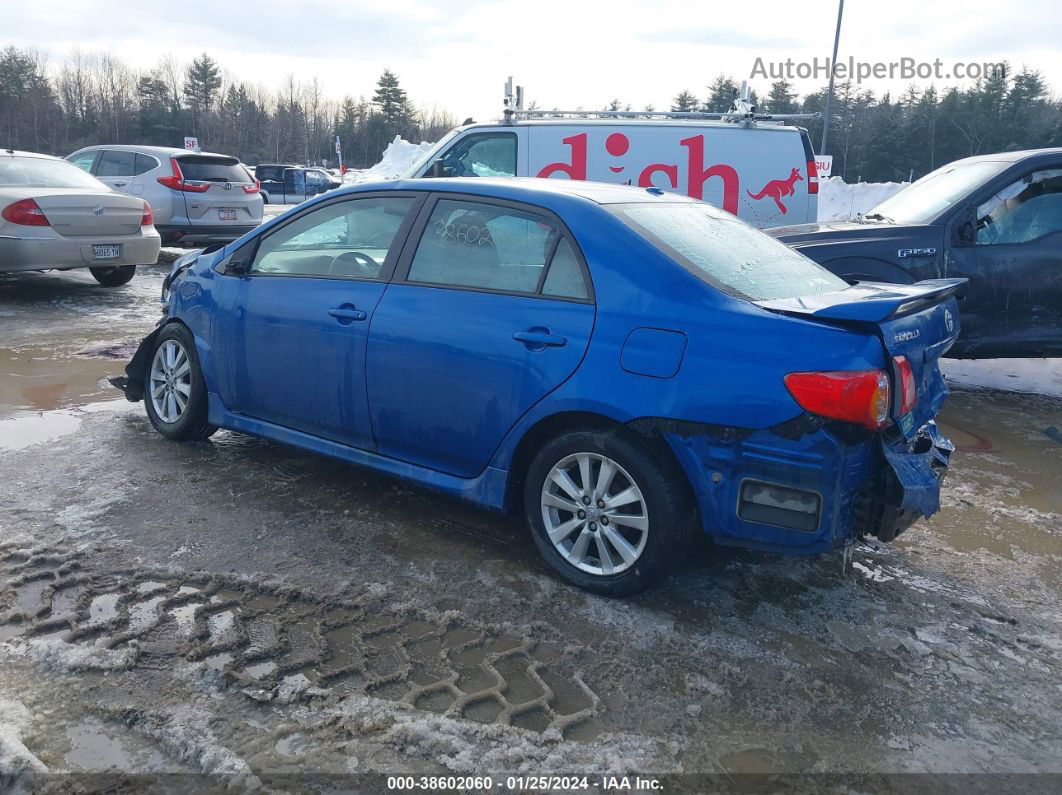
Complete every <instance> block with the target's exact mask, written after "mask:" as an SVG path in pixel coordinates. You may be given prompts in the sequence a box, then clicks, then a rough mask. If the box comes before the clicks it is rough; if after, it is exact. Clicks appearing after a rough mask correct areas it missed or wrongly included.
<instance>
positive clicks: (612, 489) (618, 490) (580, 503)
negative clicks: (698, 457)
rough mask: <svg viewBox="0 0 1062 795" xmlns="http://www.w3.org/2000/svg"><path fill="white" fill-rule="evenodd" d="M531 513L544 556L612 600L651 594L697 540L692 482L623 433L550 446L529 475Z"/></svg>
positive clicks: (589, 434) (565, 438)
mask: <svg viewBox="0 0 1062 795" xmlns="http://www.w3.org/2000/svg"><path fill="white" fill-rule="evenodd" d="M524 508H525V514H526V519H527V523H528V525H529V526H530V529H531V535H532V537H533V538H534V540H535V545H536V546H537V547H538V550H539V552H540V553H541V554H542V557H544V558H545V559H546V562H547V563H549V564H550V566H552V567H553V569H554V570H555V571H556V572H557V573H558V574H560V575H561V576H562V577H563V578H564V579H566V580H568V581H569V582H571V583H573V584H575V585H578V586H579V587H580V588H585V589H586V590H588V591H592V592H594V593H597V594H602V595H604V596H626V595H628V594H633V593H637V592H638V591H641V590H644V589H645V588H648V587H649V586H650V585H652V584H653V583H655V582H656V581H658V580H659V579H660V578H661V577H663V576H664V575H666V574H668V573H669V572H670V571H672V570H673V569H674V568H675V567H677V566H678V565H679V564H681V563H682V562H683V561H684V560H685V559H686V556H687V554H688V552H689V548H690V545H691V544H692V541H693V529H694V526H695V522H694V511H693V509H692V500H691V497H690V494H689V488H688V485H687V482H686V480H685V476H684V475H683V473H682V471H681V470H680V469H679V467H678V466H677V465H676V464H675V462H674V461H673V460H672V459H670V457H669V456H668V455H667V453H666V451H665V450H663V449H661V448H659V447H657V446H654V445H652V444H650V443H649V442H646V441H645V440H642V439H641V438H639V437H637V436H635V435H634V434H631V433H627V432H625V431H623V430H621V429H603V430H577V431H570V432H568V433H565V434H562V435H560V436H558V437H557V438H555V439H553V440H552V441H550V442H548V443H546V444H545V445H544V446H543V447H542V449H541V450H539V451H538V453H537V454H536V455H535V458H534V460H532V462H531V466H530V467H529V468H528V473H527V478H526V480H525V485H524Z"/></svg>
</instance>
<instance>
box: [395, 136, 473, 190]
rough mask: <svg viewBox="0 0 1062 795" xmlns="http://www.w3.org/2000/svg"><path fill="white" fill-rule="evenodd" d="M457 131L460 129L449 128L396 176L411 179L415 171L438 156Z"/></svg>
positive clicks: (415, 173)
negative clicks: (433, 144)
mask: <svg viewBox="0 0 1062 795" xmlns="http://www.w3.org/2000/svg"><path fill="white" fill-rule="evenodd" d="M459 132H460V130H457V129H455V130H450V132H448V133H446V135H444V136H443V137H442V138H440V139H439V143H437V144H435V146H433V147H431V148H430V149H428V150H427V151H425V152H424V153H423V154H422V155H421V156H420V157H418V158H417V159H416V160H414V161H413V165H411V166H410V167H409V168H407V169H406V170H405V171H403V172H402V173H401V174H400V175H399V176H398V178H399V179H413V177H415V176H417V172H418V171H420V170H421V169H422V168H424V166H425V165H427V164H428V163H430V162H431V161H432V160H434V159H435V158H436V157H438V155H439V152H441V151H442V149H443V147H444V146H446V145H447V144H448V143H450V141H452V140H453V139H454V138H455V137H456V136H457V134H458V133H459Z"/></svg>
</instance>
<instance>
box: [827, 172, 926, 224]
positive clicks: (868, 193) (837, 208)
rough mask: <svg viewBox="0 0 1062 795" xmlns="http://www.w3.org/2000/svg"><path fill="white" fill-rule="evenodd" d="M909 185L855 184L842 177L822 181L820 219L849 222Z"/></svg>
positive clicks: (888, 183) (893, 183)
mask: <svg viewBox="0 0 1062 795" xmlns="http://www.w3.org/2000/svg"><path fill="white" fill-rule="evenodd" d="M909 184H910V183H909V182H856V183H854V184H852V185H849V184H848V183H847V182H845V181H844V180H843V179H841V178H840V177H828V178H827V179H821V180H819V220H820V221H847V220H849V219H850V218H855V217H856V216H857V215H859V214H860V213H866V212H869V211H870V210H871V209H872V208H874V207H876V206H877V205H879V204H881V203H882V202H883V201H885V200H886V199H887V198H889V197H890V196H892V194H894V193H896V192H897V191H899V190H901V189H902V188H906V187H907V186H908V185H909Z"/></svg>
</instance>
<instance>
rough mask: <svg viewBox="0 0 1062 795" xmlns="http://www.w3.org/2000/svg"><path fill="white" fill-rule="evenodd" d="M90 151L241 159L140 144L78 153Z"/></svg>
mask: <svg viewBox="0 0 1062 795" xmlns="http://www.w3.org/2000/svg"><path fill="white" fill-rule="evenodd" d="M90 149H111V150H114V151H116V152H140V153H141V154H145V155H156V156H159V157H180V156H182V155H195V156H197V157H198V156H200V155H203V156H205V157H227V158H231V159H232V160H238V159H239V158H237V157H234V156H233V155H226V154H222V153H221V152H197V151H195V150H194V149H182V148H181V147H179V146H140V145H139V144H92V145H91V146H83V147H81V148H80V149H78V150H77V151H78V152H84V151H87V150H90ZM75 154H76V153H75Z"/></svg>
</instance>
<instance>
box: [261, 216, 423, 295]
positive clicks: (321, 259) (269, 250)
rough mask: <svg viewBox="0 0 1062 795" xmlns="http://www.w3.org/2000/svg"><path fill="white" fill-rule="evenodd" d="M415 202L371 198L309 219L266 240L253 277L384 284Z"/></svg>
mask: <svg viewBox="0 0 1062 795" xmlns="http://www.w3.org/2000/svg"><path fill="white" fill-rule="evenodd" d="M414 203H415V199H413V198H411V197H407V196H393V197H391V196H388V197H367V198H364V199H349V200H347V201H342V202H336V203H335V204H329V205H327V206H325V207H321V208H320V209H317V210H314V211H312V212H309V213H306V215H303V216H301V217H299V218H297V219H295V220H294V221H292V222H291V223H289V224H286V225H285V226H283V227H282V228H280V229H278V230H277V231H276V232H274V233H273V234H271V235H269V236H268V237H267V238H265V239H264V240H263V241H262V242H261V244H260V245H259V247H258V252H257V253H256V254H255V258H254V263H253V264H252V265H251V271H252V272H255V273H269V274H284V275H289V276H331V277H335V278H355V279H378V278H380V276H381V273H382V272H383V266H384V262H385V261H386V259H387V255H388V253H389V252H390V251H391V249H392V246H394V245H396V241H395V238H396V237H397V235H398V230H399V229H400V228H401V226H402V222H403V221H404V220H405V218H406V216H407V215H408V214H409V211H410V209H412V207H413V205H414Z"/></svg>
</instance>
